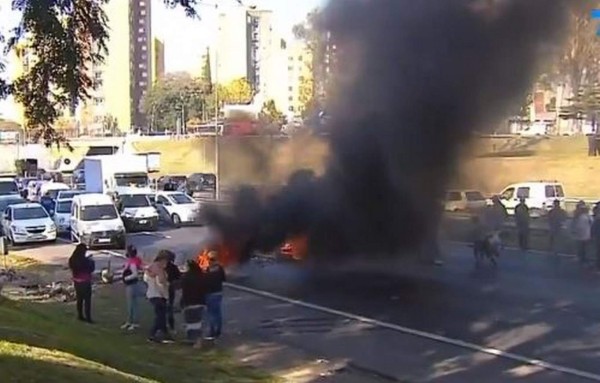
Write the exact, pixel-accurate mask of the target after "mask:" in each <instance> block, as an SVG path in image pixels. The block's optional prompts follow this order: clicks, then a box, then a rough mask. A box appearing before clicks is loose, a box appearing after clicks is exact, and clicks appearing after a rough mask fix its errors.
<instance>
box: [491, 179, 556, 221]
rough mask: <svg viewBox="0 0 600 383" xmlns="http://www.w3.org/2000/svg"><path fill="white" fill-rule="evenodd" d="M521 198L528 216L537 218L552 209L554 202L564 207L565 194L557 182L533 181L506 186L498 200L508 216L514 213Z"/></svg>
mask: <svg viewBox="0 0 600 383" xmlns="http://www.w3.org/2000/svg"><path fill="white" fill-rule="evenodd" d="M521 198H525V204H526V205H527V206H528V207H529V212H530V213H529V214H530V215H531V216H532V217H539V216H542V215H544V214H546V213H547V212H548V210H550V209H552V205H553V204H554V200H559V201H560V203H561V205H562V206H564V201H565V192H564V188H563V185H562V184H561V183H559V182H556V181H534V182H522V183H518V184H512V185H508V186H507V187H505V188H504V190H503V191H502V193H500V200H501V201H502V204H503V205H504V207H506V210H507V211H508V214H511V215H512V214H514V213H515V207H516V206H517V204H518V203H519V200H520V199H521Z"/></svg>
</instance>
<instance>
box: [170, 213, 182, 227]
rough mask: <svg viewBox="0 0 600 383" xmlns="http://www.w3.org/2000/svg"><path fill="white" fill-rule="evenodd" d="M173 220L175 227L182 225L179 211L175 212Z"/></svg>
mask: <svg viewBox="0 0 600 383" xmlns="http://www.w3.org/2000/svg"><path fill="white" fill-rule="evenodd" d="M171 221H173V225H174V226H175V227H180V226H181V217H179V215H178V214H177V213H175V214H173V215H172V216H171Z"/></svg>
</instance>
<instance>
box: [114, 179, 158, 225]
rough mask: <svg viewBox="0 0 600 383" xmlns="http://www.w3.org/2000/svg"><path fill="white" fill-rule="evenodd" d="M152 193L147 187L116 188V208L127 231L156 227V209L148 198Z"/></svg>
mask: <svg viewBox="0 0 600 383" xmlns="http://www.w3.org/2000/svg"><path fill="white" fill-rule="evenodd" d="M152 195H153V193H152V191H151V190H149V189H147V188H135V187H130V188H124V187H120V188H119V189H118V194H117V195H116V196H115V197H116V200H117V208H118V210H119V213H120V214H121V219H122V220H123V223H124V224H125V228H126V229H127V231H128V232H133V231H139V230H150V231H156V230H157V229H158V211H156V208H155V207H154V204H153V201H152V199H151V198H150V196H152Z"/></svg>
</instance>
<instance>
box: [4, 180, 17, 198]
mask: <svg viewBox="0 0 600 383" xmlns="http://www.w3.org/2000/svg"><path fill="white" fill-rule="evenodd" d="M0 195H19V185H17V181H16V180H15V179H14V178H12V177H0Z"/></svg>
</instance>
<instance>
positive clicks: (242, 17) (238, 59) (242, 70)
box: [213, 7, 285, 100]
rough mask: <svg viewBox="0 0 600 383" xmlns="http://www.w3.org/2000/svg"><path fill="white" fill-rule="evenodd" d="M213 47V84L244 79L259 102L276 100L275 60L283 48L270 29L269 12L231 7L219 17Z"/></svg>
mask: <svg viewBox="0 0 600 383" xmlns="http://www.w3.org/2000/svg"><path fill="white" fill-rule="evenodd" d="M218 25H219V32H218V37H217V48H216V55H215V61H216V63H217V64H216V69H217V70H216V73H214V72H213V75H215V76H216V80H217V82H219V83H221V84H226V83H228V82H230V81H233V80H236V79H239V78H246V79H247V80H248V82H249V83H250V85H251V86H252V90H253V91H254V93H255V94H257V95H259V98H260V99H261V100H268V99H277V98H278V93H280V92H279V90H278V89H277V88H278V87H281V85H282V84H281V81H278V80H279V79H278V78H277V76H278V73H277V72H278V71H279V70H280V68H279V67H278V63H279V61H281V60H280V59H281V57H282V55H283V54H284V50H285V46H283V45H282V39H281V38H280V37H279V36H278V35H277V33H276V32H275V30H274V27H273V12H272V11H270V10H261V9H257V8H256V7H249V8H246V7H233V8H230V9H227V10H226V11H224V12H223V13H221V14H220V15H219V19H218Z"/></svg>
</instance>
